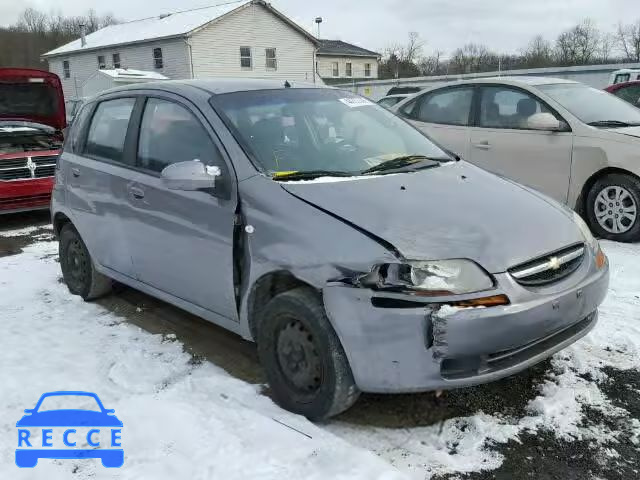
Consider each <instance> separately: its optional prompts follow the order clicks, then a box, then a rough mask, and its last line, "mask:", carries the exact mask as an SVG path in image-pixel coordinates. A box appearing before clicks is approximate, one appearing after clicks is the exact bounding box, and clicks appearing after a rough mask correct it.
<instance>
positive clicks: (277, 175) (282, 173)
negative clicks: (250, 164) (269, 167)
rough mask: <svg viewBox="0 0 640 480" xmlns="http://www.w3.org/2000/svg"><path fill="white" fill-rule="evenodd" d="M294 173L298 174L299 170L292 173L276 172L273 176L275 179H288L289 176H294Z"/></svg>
mask: <svg viewBox="0 0 640 480" xmlns="http://www.w3.org/2000/svg"><path fill="white" fill-rule="evenodd" d="M294 173H298V171H297V170H291V171H290V172H275V173H274V174H273V178H278V177H287V176H289V175H293V174H294Z"/></svg>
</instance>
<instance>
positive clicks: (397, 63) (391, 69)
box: [380, 32, 424, 78]
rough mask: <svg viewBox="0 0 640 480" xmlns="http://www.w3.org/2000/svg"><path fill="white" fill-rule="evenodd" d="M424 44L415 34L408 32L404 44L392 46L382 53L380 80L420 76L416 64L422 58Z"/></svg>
mask: <svg viewBox="0 0 640 480" xmlns="http://www.w3.org/2000/svg"><path fill="white" fill-rule="evenodd" d="M423 46H424V42H422V41H421V40H420V36H419V35H418V33H417V32H409V38H408V41H407V43H406V44H404V45H403V44H393V45H390V46H388V47H387V48H386V49H385V51H384V59H383V61H382V63H381V65H380V76H381V78H402V77H415V76H418V75H420V70H419V68H418V65H417V63H419V62H420V60H421V58H422V48H423Z"/></svg>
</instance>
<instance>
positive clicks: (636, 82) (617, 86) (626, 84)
mask: <svg viewBox="0 0 640 480" xmlns="http://www.w3.org/2000/svg"><path fill="white" fill-rule="evenodd" d="M634 85H640V80H632V81H630V82H621V83H614V84H613V85H609V86H608V87H607V88H606V89H605V90H620V89H621V88H625V87H631V86H634Z"/></svg>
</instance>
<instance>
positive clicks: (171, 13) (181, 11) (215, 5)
mask: <svg viewBox="0 0 640 480" xmlns="http://www.w3.org/2000/svg"><path fill="white" fill-rule="evenodd" d="M246 1H247V0H234V1H232V2H225V3H217V4H213V5H205V6H204V7H196V8H189V9H187V10H178V11H176V12H168V13H166V14H165V15H167V16H171V15H175V14H178V13H186V12H195V11H197V10H205V9H207V8H213V7H224V6H225V5H233V4H236V3H246ZM159 16H161V15H152V16H151V17H144V18H137V19H135V20H127V21H126V22H121V23H119V25H122V24H125V23H133V22H141V21H143V20H151V19H152V18H158V17H159Z"/></svg>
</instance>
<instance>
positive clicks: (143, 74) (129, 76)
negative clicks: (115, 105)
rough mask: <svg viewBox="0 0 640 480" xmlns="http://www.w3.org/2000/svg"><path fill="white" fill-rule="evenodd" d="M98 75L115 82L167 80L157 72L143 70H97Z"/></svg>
mask: <svg viewBox="0 0 640 480" xmlns="http://www.w3.org/2000/svg"><path fill="white" fill-rule="evenodd" d="M98 73H100V74H102V75H106V76H108V77H111V78H113V79H114V80H115V81H116V82H117V81H127V82H129V81H132V80H133V81H136V80H140V81H152V80H168V78H167V77H165V76H164V75H162V74H160V73H158V72H148V71H145V70H134V69H132V68H114V69H113V70H105V69H102V70H98Z"/></svg>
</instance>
